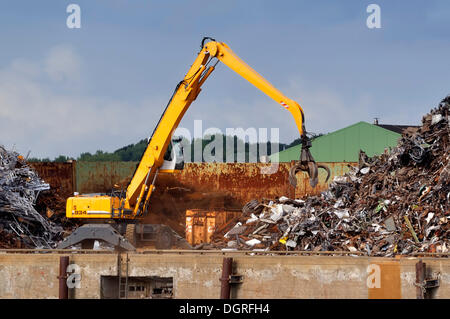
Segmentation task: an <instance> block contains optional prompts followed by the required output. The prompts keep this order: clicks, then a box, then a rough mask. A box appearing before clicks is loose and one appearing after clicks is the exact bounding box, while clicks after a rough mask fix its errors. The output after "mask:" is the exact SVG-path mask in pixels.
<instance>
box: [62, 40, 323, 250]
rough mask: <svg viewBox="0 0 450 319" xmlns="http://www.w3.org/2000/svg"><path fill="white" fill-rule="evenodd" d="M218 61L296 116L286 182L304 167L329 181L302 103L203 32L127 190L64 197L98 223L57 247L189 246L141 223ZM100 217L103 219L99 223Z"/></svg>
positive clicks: (177, 165)
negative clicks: (176, 136)
mask: <svg viewBox="0 0 450 319" xmlns="http://www.w3.org/2000/svg"><path fill="white" fill-rule="evenodd" d="M219 61H220V62H222V63H224V64H225V65H227V66H228V67H229V68H231V69H232V70H233V71H235V72H236V73H237V74H239V75H240V76H242V77H243V78H245V79H246V80H247V81H249V82H250V83H252V84H253V85H254V86H256V87H257V88H258V89H260V90H261V91H263V92H264V93H265V94H267V95H268V96H269V97H271V98H272V99H273V100H275V102H277V103H278V104H280V105H281V106H282V107H283V108H285V109H286V110H288V111H289V112H291V114H292V116H293V117H294V120H295V124H296V125H297V128H298V131H299V133H300V136H301V141H302V150H301V154H300V160H299V161H298V162H297V163H296V164H295V165H293V167H292V168H291V170H290V175H289V181H290V183H291V184H292V185H293V186H294V187H295V185H296V173H297V172H299V171H306V172H307V173H308V174H309V177H310V184H311V186H312V187H315V186H316V185H317V183H318V168H319V167H322V168H324V169H325V170H327V172H328V176H327V180H328V178H329V175H330V172H329V170H328V168H327V167H326V166H321V165H319V166H318V165H317V164H316V163H315V161H314V159H313V157H312V156H311V153H310V151H309V148H310V147H311V143H310V140H309V138H308V137H307V135H306V131H305V123H304V122H305V121H304V114H303V110H302V108H301V107H300V105H299V104H298V103H297V102H295V101H294V100H291V99H290V98H288V97H286V96H285V95H284V94H283V93H281V92H280V91H279V90H277V89H276V88H275V87H274V86H273V85H272V84H270V83H269V82H268V81H267V80H265V79H264V78H263V77H262V76H261V75H259V74H258V73H257V72H256V71H255V70H253V69H252V68H251V67H250V66H248V65H247V64H246V63H245V62H244V61H242V60H241V59H240V58H239V57H238V56H237V55H236V54H235V53H234V52H233V51H232V50H231V49H230V48H229V47H228V45H226V44H225V43H223V42H217V41H216V40H215V39H212V38H210V37H205V38H203V40H202V43H201V50H200V52H199V53H198V56H197V58H196V59H195V61H194V63H193V64H192V65H191V67H190V69H189V71H188V72H187V74H186V76H185V77H184V79H183V80H182V81H180V82H179V83H178V84H177V86H176V87H175V90H174V92H173V95H172V97H171V98H170V100H169V102H168V104H167V106H166V108H165V110H164V112H163V113H162V116H161V118H160V120H159V122H158V124H157V125H156V127H155V129H154V131H153V134H152V135H151V137H150V138H149V139H148V146H147V148H146V150H145V152H144V154H143V156H142V158H141V161H140V163H139V164H138V166H137V168H136V171H135V173H134V175H133V177H132V179H131V182H130V183H129V185H128V187H127V189H126V192H125V191H121V192H116V193H114V192H113V193H112V194H111V195H101V194H100V195H99V194H88V195H76V196H74V197H70V198H68V199H67V205H66V216H67V217H68V218H75V219H84V220H89V221H96V222H97V223H93V224H85V225H83V226H81V227H79V228H77V229H76V230H75V231H74V232H73V233H72V234H71V235H70V236H68V237H67V238H65V239H64V240H63V241H62V242H61V243H60V244H59V246H58V248H61V249H62V248H67V247H70V246H73V245H76V244H80V243H81V245H82V247H83V248H90V247H92V244H93V242H94V241H95V240H103V241H105V242H108V243H109V244H112V245H114V246H115V247H117V248H118V249H126V250H134V249H135V246H136V243H137V242H138V241H139V242H140V241H151V242H153V243H154V244H155V247H156V248H157V249H168V248H171V247H174V246H178V247H181V248H189V247H188V246H189V245H188V244H187V242H186V241H185V240H183V239H182V238H181V237H180V236H179V235H177V234H176V233H175V232H174V231H173V230H171V229H170V228H169V227H167V226H164V225H153V224H141V223H139V222H140V221H141V220H142V219H143V217H145V216H146V215H147V214H148V213H149V212H150V210H151V207H150V206H151V205H150V197H151V195H152V192H153V191H154V189H155V181H156V178H157V175H158V173H162V172H166V173H167V172H169V173H170V172H175V171H176V170H179V169H182V168H183V163H184V162H183V161H182V159H181V157H182V151H181V148H180V147H179V141H176V140H172V135H173V132H174V130H175V129H176V128H177V126H178V124H179V123H180V121H181V119H182V118H183V116H184V114H185V113H186V111H187V109H188V108H189V106H190V105H191V103H192V102H193V101H194V100H195V99H196V98H197V96H198V95H199V93H200V91H201V87H202V85H203V84H204V83H205V81H206V79H207V78H208V77H209V76H210V75H211V73H212V72H213V71H214V69H215V66H216V64H217V63H218V62H219ZM99 221H101V222H102V223H98V222H99Z"/></svg>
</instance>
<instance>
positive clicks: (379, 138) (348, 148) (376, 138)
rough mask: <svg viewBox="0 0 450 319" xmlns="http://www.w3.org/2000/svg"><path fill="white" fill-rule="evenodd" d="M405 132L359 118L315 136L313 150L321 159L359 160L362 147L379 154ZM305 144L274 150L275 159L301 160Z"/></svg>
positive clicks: (371, 154) (395, 143)
mask: <svg viewBox="0 0 450 319" xmlns="http://www.w3.org/2000/svg"><path fill="white" fill-rule="evenodd" d="M400 137H401V134H399V133H396V132H394V131H392V130H389V129H386V128H383V127H380V126H379V125H373V124H369V123H367V122H363V121H361V122H358V123H355V124H353V125H350V126H347V127H345V128H342V129H340V130H337V131H335V132H332V133H328V134H326V135H322V136H319V137H317V138H315V139H314V140H312V147H311V154H312V155H313V157H314V159H315V160H316V161H317V162H357V161H358V154H359V150H363V151H364V152H366V154H367V155H368V156H374V155H379V154H381V153H383V152H384V150H385V149H386V148H389V147H394V146H396V145H397V142H398V139H399V138H400ZM300 150H301V145H296V146H293V147H290V148H288V149H286V150H284V151H281V152H279V153H276V154H272V155H271V156H270V157H271V160H272V161H274V162H276V161H277V155H278V161H279V162H290V161H293V160H298V159H299V156H300Z"/></svg>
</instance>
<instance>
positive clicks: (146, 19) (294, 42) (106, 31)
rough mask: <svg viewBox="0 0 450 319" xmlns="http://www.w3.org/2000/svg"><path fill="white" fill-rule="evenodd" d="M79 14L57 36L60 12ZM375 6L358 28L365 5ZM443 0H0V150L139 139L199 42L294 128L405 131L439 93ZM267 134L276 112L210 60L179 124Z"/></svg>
mask: <svg viewBox="0 0 450 319" xmlns="http://www.w3.org/2000/svg"><path fill="white" fill-rule="evenodd" d="M70 3H76V4H78V5H79V6H80V7H81V29H68V28H67V26H66V18H67V16H68V13H66V7H67V5H69V4H70ZM370 3H376V4H378V5H379V6H380V7H381V26H382V28H381V29H368V28H367V26H366V19H367V17H368V15H369V14H368V13H367V12H366V7H367V6H368V5H369V4H370ZM449 14H450V2H449V1H446V0H441V1H438V0H435V1H433V0H431V1H406V0H405V1H401V0H398V1H375V0H373V1H356V0H348V1H298V0H297V1H211V0H210V1H194V0H192V1H139V0H133V1H131V0H130V1H125V0H116V1H99V0H89V1H81V0H79V1H75V0H73V1H61V0H58V1H56V0H54V1H45V0H41V1H33V2H30V1H22V0H16V1H0V38H1V39H2V42H1V50H0V136H1V137H2V138H1V140H0V144H4V145H5V146H7V147H8V148H11V147H13V146H14V147H15V149H16V150H18V151H20V152H22V153H25V154H26V153H27V152H28V151H29V150H31V156H37V157H47V156H48V157H50V158H53V157H55V156H57V155H59V154H65V155H70V156H77V155H79V153H80V152H84V151H89V152H95V151H96V150H98V149H102V150H107V151H112V150H114V149H117V148H119V147H121V146H123V145H127V144H130V143H135V142H136V141H138V140H139V139H141V138H144V137H147V136H148V135H149V134H150V133H151V132H152V130H153V128H154V126H155V124H156V122H157V120H158V119H159V117H160V115H161V112H162V110H163V108H164V106H165V105H166V103H167V100H168V99H169V97H170V95H171V92H172V90H173V88H174V86H175V85H176V83H177V82H178V81H179V80H180V79H182V77H183V76H184V74H185V73H186V72H187V70H188V68H189V66H190V64H191V63H192V62H193V60H194V59H195V56H196V54H197V53H198V51H199V45H200V41H201V39H202V37H203V36H212V37H214V38H216V39H217V40H219V41H223V42H225V43H227V44H228V45H229V46H230V47H231V48H232V49H233V51H234V52H235V53H237V54H238V55H239V56H240V57H241V58H242V59H243V60H244V61H246V62H247V63H248V64H249V65H250V66H252V67H253V68H254V69H255V70H256V71H258V72H259V73H260V74H261V75H263V76H264V77H265V78H266V79H268V80H269V81H270V82H271V83H272V84H274V85H275V86H276V87H277V88H279V89H280V90H281V91H282V92H284V93H285V94H286V95H287V96H289V97H290V98H293V99H295V100H297V101H298V102H299V103H300V105H302V107H303V109H304V111H305V116H306V121H307V122H306V124H307V129H308V130H309V131H312V132H316V133H327V132H330V131H333V130H336V129H339V128H342V127H345V126H347V125H351V124H353V123H355V122H357V121H367V122H372V121H373V118H374V117H378V118H380V122H381V123H386V124H418V123H419V122H420V119H421V117H422V116H423V115H424V114H425V113H427V112H428V111H429V110H430V109H431V108H432V107H434V106H436V105H437V103H438V102H439V101H440V100H441V99H442V98H443V97H444V96H446V95H447V94H450V87H449V84H450V77H449V74H450V63H449V57H450V41H449V40H450V25H449V24H448V16H449ZM198 119H201V120H203V128H204V129H206V128H208V127H217V128H219V129H221V130H222V131H225V129H226V128H227V127H233V128H234V127H243V128H244V129H246V128H249V127H255V128H260V127H263V128H264V127H266V128H271V127H278V128H280V140H281V142H290V141H292V140H293V139H294V138H296V137H298V133H297V130H296V127H295V124H294V121H293V119H292V118H291V115H290V113H289V112H287V111H285V110H284V109H283V108H282V107H280V106H279V105H278V104H276V103H275V102H273V101H272V100H270V99H269V98H268V97H266V96H264V95H263V94H262V93H261V92H260V91H258V90H257V89H255V88H254V87H253V86H251V85H250V84H249V83H247V82H246V81H245V80H243V79H242V78H240V77H239V76H238V75H236V74H234V73H233V72H232V71H231V70H229V69H227V67H226V66H225V65H220V64H219V66H218V67H217V69H216V71H214V73H213V75H212V77H210V78H209V79H208V81H207V82H206V84H205V85H204V87H203V91H202V93H201V94H200V96H199V97H198V98H197V100H196V101H195V102H194V103H193V104H192V106H191V107H190V109H189V110H188V112H187V114H186V116H185V118H184V119H183V121H182V122H181V124H180V126H181V127H186V128H188V129H191V130H192V126H193V122H194V120H198Z"/></svg>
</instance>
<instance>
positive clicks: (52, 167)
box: [29, 162, 76, 195]
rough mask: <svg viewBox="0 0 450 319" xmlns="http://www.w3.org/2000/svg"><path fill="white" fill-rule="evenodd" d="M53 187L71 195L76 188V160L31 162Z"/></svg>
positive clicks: (40, 175)
mask: <svg viewBox="0 0 450 319" xmlns="http://www.w3.org/2000/svg"><path fill="white" fill-rule="evenodd" d="M29 164H30V165H31V166H32V167H33V168H34V169H35V170H36V172H37V173H38V175H39V177H40V178H42V179H43V180H44V181H45V182H46V183H49V184H50V187H51V188H52V189H55V190H57V191H58V192H59V193H60V194H63V195H70V194H73V192H74V191H75V189H76V180H75V162H66V163H55V162H40V163H29Z"/></svg>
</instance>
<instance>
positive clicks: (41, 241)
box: [0, 146, 63, 248]
mask: <svg viewBox="0 0 450 319" xmlns="http://www.w3.org/2000/svg"><path fill="white" fill-rule="evenodd" d="M49 188H50V187H49V185H48V184H47V183H45V182H44V181H42V180H41V179H40V178H39V176H38V175H37V174H36V172H35V171H34V170H33V169H32V168H30V166H28V165H27V163H26V161H25V160H24V158H23V157H21V156H20V155H19V154H18V153H16V152H12V151H7V150H6V149H5V148H4V147H2V146H0V248H53V247H54V246H55V245H56V242H57V241H58V240H60V239H61V235H62V232H63V229H62V227H61V226H58V225H56V224H55V223H53V222H52V221H50V220H49V219H48V218H46V217H45V216H42V215H41V214H40V213H39V212H38V211H37V210H36V209H35V207H34V205H35V204H36V200H37V197H38V195H39V193H40V192H41V191H44V190H48V189H49Z"/></svg>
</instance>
